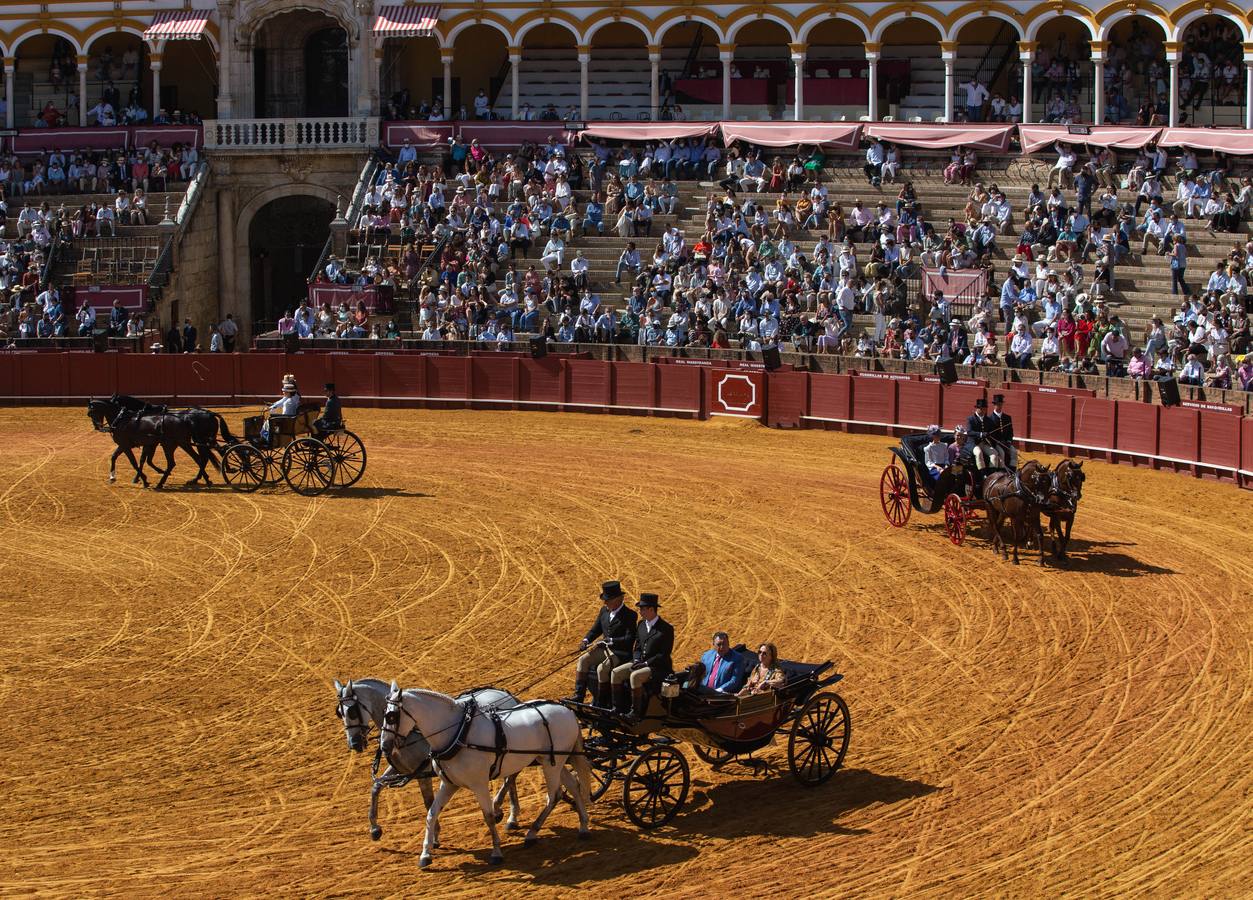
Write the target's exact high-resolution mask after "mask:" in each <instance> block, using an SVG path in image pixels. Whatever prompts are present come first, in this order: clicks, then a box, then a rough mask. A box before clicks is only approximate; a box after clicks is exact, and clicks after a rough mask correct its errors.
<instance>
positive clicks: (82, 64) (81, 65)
mask: <svg viewBox="0 0 1253 900" xmlns="http://www.w3.org/2000/svg"><path fill="white" fill-rule="evenodd" d="M76 59H77V62H78V71H80V72H86V71H87V63H89V62H91V57H90V56H79V57H76Z"/></svg>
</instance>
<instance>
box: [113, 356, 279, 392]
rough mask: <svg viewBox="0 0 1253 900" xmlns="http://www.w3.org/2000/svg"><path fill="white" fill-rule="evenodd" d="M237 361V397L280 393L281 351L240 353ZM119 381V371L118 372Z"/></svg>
mask: <svg viewBox="0 0 1253 900" xmlns="http://www.w3.org/2000/svg"><path fill="white" fill-rule="evenodd" d="M238 362H239V388H238V390H239V395H240V397H239V399H240V400H243V401H245V402H252V401H256V400H261V399H264V398H266V397H269V398H271V399H276V398H278V397H279V395H280V394H281V389H282V387H283V375H284V373H285V372H286V371H287V370H286V366H287V356H286V354H283V353H241V354H240V355H239V357H238ZM119 381H120V373H119Z"/></svg>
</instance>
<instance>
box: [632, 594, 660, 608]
mask: <svg viewBox="0 0 1253 900" xmlns="http://www.w3.org/2000/svg"><path fill="white" fill-rule="evenodd" d="M635 605H636V606H638V607H639V608H641V609H643V608H644V607H647V606H651V607H652V608H653V609H657V608H658V607H659V606H661V603H660V602H658V599H657V595H656V594H640V599H639V600H637V601H636V602H635Z"/></svg>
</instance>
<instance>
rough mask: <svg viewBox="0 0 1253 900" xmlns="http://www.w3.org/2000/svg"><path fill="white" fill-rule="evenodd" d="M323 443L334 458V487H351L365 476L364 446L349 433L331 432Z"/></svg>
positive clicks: (359, 439) (357, 438)
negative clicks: (329, 449)
mask: <svg viewBox="0 0 1253 900" xmlns="http://www.w3.org/2000/svg"><path fill="white" fill-rule="evenodd" d="M322 440H323V442H324V443H325V444H326V446H328V447H330V448H331V453H332V454H333V455H334V457H335V487H351V486H352V485H354V484H356V483H357V482H358V481H360V480H361V476H362V475H364V474H365V444H363V443H361V438H359V437H357V436H356V435H355V434H353V433H352V432H351V431H332V432H331V433H330V434H328V435H327V436H326V437H324V438H323V439H322Z"/></svg>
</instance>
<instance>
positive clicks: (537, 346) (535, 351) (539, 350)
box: [529, 334, 548, 359]
mask: <svg viewBox="0 0 1253 900" xmlns="http://www.w3.org/2000/svg"><path fill="white" fill-rule="evenodd" d="M529 343H530V345H531V359H543V358H544V357H545V356H547V355H548V338H546V337H544V336H543V335H542V334H541V335H540V336H539V337H533V338H531V340H530V341H529Z"/></svg>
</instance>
